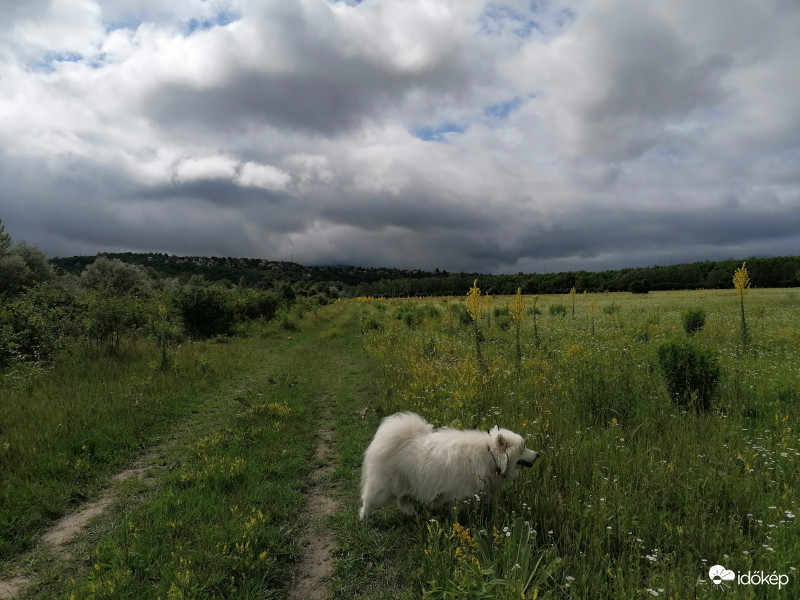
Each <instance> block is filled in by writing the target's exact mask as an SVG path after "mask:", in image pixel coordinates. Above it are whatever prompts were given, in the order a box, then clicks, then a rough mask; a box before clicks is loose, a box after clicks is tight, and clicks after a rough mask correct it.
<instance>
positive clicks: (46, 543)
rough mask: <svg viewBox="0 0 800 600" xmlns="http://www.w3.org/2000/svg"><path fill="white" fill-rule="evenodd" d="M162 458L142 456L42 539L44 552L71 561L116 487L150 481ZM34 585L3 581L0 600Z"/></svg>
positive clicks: (19, 579) (17, 580)
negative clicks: (74, 545) (72, 546)
mask: <svg viewBox="0 0 800 600" xmlns="http://www.w3.org/2000/svg"><path fill="white" fill-rule="evenodd" d="M161 459H162V457H161V454H160V453H159V452H158V451H156V450H152V451H150V452H148V453H147V454H143V455H141V456H139V457H138V458H137V459H136V460H135V461H134V462H133V463H131V465H130V466H128V467H127V468H126V469H124V470H122V471H120V472H119V473H116V474H115V475H113V476H112V477H111V478H110V482H111V483H112V486H111V487H109V488H108V489H106V490H104V492H103V495H102V496H101V497H100V498H98V499H97V500H94V501H92V502H86V503H84V504H83V505H82V506H80V507H79V508H78V509H77V510H74V511H73V512H71V513H69V514H66V515H64V516H63V517H61V519H59V520H58V521H57V522H56V523H55V524H54V525H53V526H52V527H51V528H50V529H48V530H47V531H45V532H44V534H43V535H42V537H41V543H40V548H39V550H40V551H44V552H46V553H48V554H49V555H52V556H54V557H56V558H59V559H67V558H69V557H70V552H69V549H68V544H69V543H70V542H71V541H72V540H73V539H75V537H76V536H77V535H78V534H80V533H81V532H82V531H83V530H84V529H86V527H87V526H88V525H89V523H90V522H91V521H92V519H94V518H95V517H98V516H100V515H102V514H103V513H105V512H106V511H107V510H108V509H109V507H110V506H111V505H112V504H113V502H114V500H116V499H117V497H118V496H119V489H118V487H117V486H114V485H113V484H114V483H117V484H119V483H123V482H125V481H129V480H131V479H139V480H141V481H147V480H148V479H147V472H148V471H149V470H150V469H151V468H154V467H156V466H157V465H158V464H159V462H160V461H161ZM31 583H33V579H32V578H31V577H28V576H26V575H16V576H13V577H10V578H8V579H0V600H8V599H11V598H16V597H17V596H19V595H20V594H22V593H23V592H24V591H25V589H26V588H27V587H28V586H29V585H31Z"/></svg>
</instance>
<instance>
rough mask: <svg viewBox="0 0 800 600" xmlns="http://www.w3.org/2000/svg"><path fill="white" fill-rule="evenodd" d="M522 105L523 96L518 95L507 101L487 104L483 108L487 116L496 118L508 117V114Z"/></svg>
mask: <svg viewBox="0 0 800 600" xmlns="http://www.w3.org/2000/svg"><path fill="white" fill-rule="evenodd" d="M521 105H522V98H520V97H519V96H516V97H514V98H511V99H510V100H506V101H505V102H499V103H497V104H492V105H491V106H487V107H486V108H484V109H483V112H484V114H485V115H486V116H487V117H493V118H495V119H507V118H508V115H510V114H511V113H512V112H514V111H515V110H516V109H518V108H519V107H520V106H521Z"/></svg>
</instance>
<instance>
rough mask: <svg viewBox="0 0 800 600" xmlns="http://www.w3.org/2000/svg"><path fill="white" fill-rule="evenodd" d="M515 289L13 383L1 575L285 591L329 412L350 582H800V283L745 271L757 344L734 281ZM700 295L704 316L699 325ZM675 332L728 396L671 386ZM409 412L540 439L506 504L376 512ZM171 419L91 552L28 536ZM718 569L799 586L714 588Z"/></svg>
mask: <svg viewBox="0 0 800 600" xmlns="http://www.w3.org/2000/svg"><path fill="white" fill-rule="evenodd" d="M511 300H512V299H511V298H509V297H499V298H492V299H486V298H485V297H481V305H480V306H479V307H478V308H479V314H478V315H477V316H478V319H477V321H475V322H473V320H472V318H471V317H470V315H469V313H468V311H467V308H466V303H465V299H464V298H441V299H424V300H416V299H409V300H358V301H342V302H339V303H337V304H335V305H333V306H329V307H325V308H322V309H320V310H319V311H318V312H316V313H315V314H313V315H308V316H307V317H306V318H305V319H304V320H302V321H301V322H300V327H299V330H298V331H287V330H285V329H280V328H278V326H277V325H276V326H275V327H272V328H270V329H268V330H266V331H264V332H262V333H261V334H260V335H259V332H257V331H254V332H253V334H254V335H252V336H250V337H246V338H241V339H234V340H231V341H230V342H229V343H204V344H192V345H187V347H185V348H181V349H179V350H178V351H177V352H176V356H175V361H174V364H175V366H174V368H173V369H172V370H170V371H168V372H162V371H160V370H158V369H155V368H153V366H152V365H151V362H152V361H153V359H154V357H155V354H156V353H155V350H154V349H152V348H147V347H142V348H138V349H137V348H131V349H130V350H129V352H128V353H127V354H126V355H125V357H124V358H115V359H102V361H100V360H99V359H95V358H92V357H86V356H81V355H78V354H76V355H74V356H71V357H65V358H64V359H62V360H61V361H60V362H59V363H58V364H57V366H56V367H55V368H54V369H53V370H52V371H51V372H48V373H45V374H43V375H40V376H38V377H36V378H32V379H31V380H30V381H29V382H26V381H22V382H15V383H14V384H13V385H10V384H9V385H7V386H6V387H5V388H4V389H3V390H1V391H0V393H2V394H3V402H2V405H0V423H1V424H2V428H3V429H2V433H1V434H0V435H2V438H0V444H1V445H0V469H2V471H1V472H2V501H3V505H2V507H0V508H1V509H2V512H1V513H0V515H1V516H0V518H1V519H2V524H3V528H2V536H3V537H2V540H3V546H2V548H3V556H2V560H3V563H2V567H0V573H2V574H6V575H7V574H9V573H12V572H13V573H23V574H28V575H31V576H32V577H33V578H34V580H35V584H34V585H33V586H31V587H30V588H28V590H27V591H26V592H25V594H26V596H25V597H31V598H75V599H79V598H86V599H88V598H154V599H155V598H162V599H167V598H264V597H267V598H269V597H274V598H283V597H286V593H287V592H286V590H287V587H288V586H289V582H290V577H291V570H292V566H293V565H294V564H295V563H296V561H297V558H298V552H299V549H298V547H297V540H298V536H299V532H300V530H301V529H303V528H304V527H307V526H308V523H306V522H305V521H304V517H303V511H302V508H303V493H304V490H305V489H306V486H307V485H308V480H309V474H310V472H311V470H312V468H313V467H314V458H313V456H314V446H315V439H316V436H317V433H318V431H319V429H320V427H323V426H330V427H332V428H333V431H334V437H333V439H334V443H335V446H336V453H337V455H338V458H337V462H336V465H335V467H336V468H335V470H334V471H333V474H332V476H331V478H330V481H329V482H328V489H329V491H330V493H331V494H335V495H336V496H338V498H339V500H340V503H339V511H338V512H337V514H336V515H334V516H333V517H332V518H331V519H330V520H329V523H328V524H329V526H330V527H331V528H332V529H333V531H334V532H335V534H336V538H337V549H336V551H335V559H336V565H335V569H334V572H333V575H332V578H331V582H330V583H331V597H333V598H341V599H345V598H346V599H351V598H364V599H365V598H386V597H391V598H409V599H410V598H420V597H427V598H465V597H469V598H481V597H485V598H644V597H648V598H649V597H664V598H694V597H698V598H751V597H752V598H762V597H766V598H790V597H794V596H795V595H796V591H795V590H796V587H797V585H798V582H797V571H796V569H797V567H798V564H800V560H799V559H800V543H798V542H800V539H799V538H800V527H798V525H797V522H796V521H797V519H796V518H795V515H796V514H797V511H798V510H800V507H798V506H797V499H796V493H795V490H796V489H797V487H798V484H800V481H798V480H799V479H800V474H798V470H797V467H796V465H797V457H798V456H800V440H798V432H797V430H796V425H795V424H796V422H797V417H798V411H799V408H798V407H800V402H799V401H800V321H798V315H799V314H800V292H798V291H797V290H751V291H749V292H748V294H747V295H746V298H745V310H746V319H747V321H746V322H747V326H748V336H749V339H748V340H747V345H744V344H743V340H742V336H741V329H740V321H741V315H740V305H739V302H738V299H737V297H736V295H735V293H734V292H733V290H731V291H729V292H717V291H714V292H681V293H678V292H675V293H651V294H647V295H630V294H605V295H581V294H577V295H572V296H569V295H567V296H543V297H540V298H538V299H537V300H536V301H535V303H534V298H532V297H526V298H524V299H523V306H522V307H521V310H518V311H517V312H516V313H515V312H514V309H513V308H512V307H510V303H511ZM518 308H520V307H518ZM689 308H698V309H703V310H704V311H705V313H706V319H705V325H704V327H703V328H702V329H700V330H699V331H697V332H696V333H694V334H693V335H692V336H688V335H687V334H686V333H684V329H683V326H682V320H681V315H682V313H684V312H685V311H686V310H687V309H689ZM515 315H516V317H517V318H516V319H515V318H514V316H515ZM517 326H519V327H517ZM673 339H688V340H689V343H690V344H691V346H692V347H693V348H694V349H696V351H697V352H698V353H703V352H705V353H706V354H704V356H705V355H707V356H710V357H711V358H710V359H709V360H712V361H714V362H715V364H716V365H717V366H718V371H715V370H714V369H713V368H708V367H707V368H706V370H705V371H703V372H702V373H701V374H705V375H706V376H707V379H709V380H710V379H714V380H715V381H716V387H714V386H713V385H709V387H711V388H712V392H713V394H712V395H711V396H710V398H711V406H710V410H707V411H703V410H697V408H698V407H700V406H701V403H700V400H699V399H700V396H701V395H702V393H703V392H702V391H701V390H700V389H699V387H698V389H692V390H690V392H689V393H688V394H687V396H686V397H685V398H684V401H685V402H684V404H681V403H677V402H676V401H674V400H673V399H672V398H671V397H670V393H669V392H668V388H667V385H666V381H667V380H666V378H665V373H664V369H665V367H664V366H663V365H662V361H660V360H659V348H660V347H661V346H662V345H663V344H665V343H666V342H668V341H670V340H673ZM696 387H697V386H696ZM700 387H703V386H700ZM323 405H325V406H328V407H330V408H329V409H330V412H331V414H332V422H331V423H321V422H320V418H321V415H322V414H323V411H322V408H323ZM398 410H414V411H417V412H419V413H420V414H422V415H423V416H425V417H426V418H427V419H428V420H430V421H431V422H433V423H435V424H437V425H451V426H456V427H480V428H484V429H485V428H488V427H489V426H493V425H495V424H496V423H497V424H500V425H501V426H505V427H508V428H510V429H514V430H516V431H518V432H520V433H522V434H524V435H526V436H527V437H529V442H528V446H529V447H532V448H535V449H537V450H540V451H542V452H543V455H542V458H541V459H540V461H539V462H538V463H537V464H536V465H535V467H534V468H533V469H532V470H530V471H525V472H523V473H522V474H521V476H520V478H519V479H518V481H517V482H515V483H514V484H513V485H512V486H509V487H508V488H507V489H506V490H505V492H503V494H502V495H501V497H500V498H498V499H497V500H496V501H495V502H491V503H489V502H486V501H485V500H483V499H472V500H471V501H469V502H466V503H465V504H464V505H463V506H462V507H461V510H460V511H459V512H458V513H457V514H449V513H446V514H442V513H441V512H436V511H432V510H431V509H429V507H425V506H419V507H418V508H419V515H418V516H416V517H413V518H409V517H406V516H404V515H402V514H400V513H399V511H398V510H397V509H396V508H395V507H385V508H382V509H380V510H378V511H377V512H376V513H375V514H374V515H373V517H372V518H371V520H370V523H369V524H367V525H364V524H362V523H360V522H359V521H358V518H357V509H358V504H359V498H358V485H359V477H360V463H361V456H362V454H363V451H364V448H365V447H366V446H367V444H368V443H369V440H370V439H371V437H372V435H373V433H374V431H375V429H376V427H377V425H378V423H379V421H380V419H381V418H382V417H383V416H385V415H386V414H391V413H392V412H395V411H398ZM326 414H327V413H326ZM169 432H172V438H173V439H172V440H171V441H168V442H164V441H163V440H164V439H166V438H167V434H168V433H169ZM159 440H162V451H163V455H164V456H165V459H164V465H163V466H162V467H160V468H158V469H155V470H154V476H155V480H154V481H150V482H147V483H145V482H138V481H132V482H129V483H128V484H126V486H125V489H124V493H123V494H121V495H120V497H119V500H118V501H117V502H115V504H114V506H113V508H112V511H111V512H110V513H109V514H107V515H105V516H104V517H102V518H101V519H98V520H97V521H96V522H94V523H93V525H92V526H91V528H90V529H89V530H88V531H86V532H84V534H83V535H82V536H81V538H80V539H79V540H77V541H76V542H74V544H73V547H72V558H70V559H67V560H59V561H54V560H52V557H49V556H48V555H47V553H46V552H45V551H44V550H42V549H41V548H39V547H38V546H36V545H35V542H36V539H37V536H38V534H39V533H40V532H41V531H43V529H44V528H45V527H46V526H47V525H48V524H49V523H52V522H53V520H54V519H55V518H56V517H57V516H58V515H60V514H63V513H64V512H66V511H68V510H69V509H70V507H72V506H75V505H76V504H77V503H78V502H79V501H80V500H82V499H84V498H87V497H93V496H95V495H97V494H98V493H99V490H100V488H101V487H102V485H103V483H104V482H105V481H107V478H108V476H109V475H110V474H112V473H114V472H115V471H116V470H118V469H119V468H121V466H122V465H124V464H125V463H126V462H128V461H130V460H131V459H132V458H133V457H134V456H135V455H136V454H138V453H141V452H142V451H143V450H144V449H146V448H147V447H149V446H151V445H152V444H154V443H156V442H158V441H159ZM26 507H27V509H26ZM715 564H721V565H724V566H725V567H726V568H727V569H731V570H733V571H734V572H736V573H745V574H746V573H748V572H763V573H764V574H765V575H767V576H769V575H771V574H773V573H776V574H785V575H787V576H788V578H789V579H788V585H785V586H782V588H781V589H778V586H777V585H772V584H760V585H744V584H741V583H739V582H736V581H734V582H728V583H726V584H724V585H720V586H715V585H714V584H712V583H711V582H710V581H709V577H708V569H709V567H710V566H712V565H715ZM726 586H727V587H726Z"/></svg>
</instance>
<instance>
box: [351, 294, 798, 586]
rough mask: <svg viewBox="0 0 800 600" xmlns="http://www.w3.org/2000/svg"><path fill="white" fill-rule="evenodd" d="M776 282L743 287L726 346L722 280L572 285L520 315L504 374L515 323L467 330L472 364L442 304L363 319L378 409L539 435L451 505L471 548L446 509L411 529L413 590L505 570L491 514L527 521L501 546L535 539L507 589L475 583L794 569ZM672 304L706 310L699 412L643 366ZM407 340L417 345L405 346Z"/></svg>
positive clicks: (790, 376) (792, 361) (653, 579)
mask: <svg viewBox="0 0 800 600" xmlns="http://www.w3.org/2000/svg"><path fill="white" fill-rule="evenodd" d="M786 293H787V292H786V291H784V290H758V291H755V290H753V291H752V292H751V293H750V298H749V308H750V312H751V315H752V317H751V319H750V325H751V328H752V330H754V331H758V335H757V336H753V339H755V340H758V342H757V345H754V344H753V342H751V346H752V347H753V348H754V352H751V353H748V354H742V353H741V352H739V351H738V348H739V341H740V340H739V339H737V338H738V337H739V336H738V335H737V333H739V332H738V331H737V329H738V327H737V321H738V317H739V315H738V314H737V308H739V307H737V306H736V303H735V295H734V292H733V291H731V292H727V293H726V292H692V293H651V294H649V295H647V296H640V295H637V296H632V295H628V294H610V295H590V296H584V298H583V299H582V300H581V303H583V304H584V307H583V308H582V309H581V308H580V307H579V309H578V311H577V312H576V314H578V315H580V314H584V315H585V317H584V318H576V319H575V320H573V319H563V318H561V316H560V311H559V310H555V311H552V313H551V316H549V317H544V318H541V319H540V320H539V322H538V324H537V334H538V335H537V336H535V335H534V331H533V323H532V321H528V322H525V323H523V324H522V325H521V340H522V342H521V346H522V348H521V350H522V352H521V354H522V356H523V359H522V361H521V368H520V374H519V376H516V375H517V369H516V363H517V356H518V354H517V349H516V340H515V339H514V338H515V337H516V332H514V331H506V330H501V329H499V328H486V329H485V330H484V332H483V333H484V337H485V341H484V343H483V347H482V351H483V352H482V361H483V362H484V364H485V368H481V367H480V366H479V364H478V361H477V360H476V358H475V355H474V352H472V351H471V348H470V346H471V345H472V341H473V340H472V338H473V334H474V332H472V331H470V329H469V327H464V326H463V325H462V324H461V323H460V322H459V320H458V319H456V318H454V317H453V313H452V311H441V316H437V317H430V318H425V319H422V320H421V322H420V323H418V324H416V325H415V326H414V327H412V328H409V327H398V326H397V325H396V324H394V323H391V322H386V323H385V326H384V327H381V328H377V329H373V330H370V331H369V332H367V333H366V334H365V336H364V337H365V345H366V348H367V351H368V353H369V355H370V356H371V357H372V358H373V360H374V362H375V364H376V365H377V367H378V369H379V372H380V378H381V382H382V386H383V388H384V390H385V400H384V402H383V403H382V405H381V406H380V407H379V410H380V411H381V412H382V413H391V412H394V411H396V410H415V411H417V412H419V413H421V414H423V415H424V416H425V417H426V418H428V419H429V420H431V421H432V422H434V423H436V424H438V425H451V426H456V427H463V426H473V425H474V426H478V427H481V428H487V427H490V426H493V425H494V424H496V423H499V424H501V425H503V426H506V427H509V428H511V429H515V430H517V431H520V432H522V433H523V434H525V435H526V436H528V437H529V443H528V446H529V447H533V448H537V449H540V450H542V451H543V452H544V454H543V458H542V460H540V461H539V463H537V465H536V466H535V467H534V469H533V470H532V471H530V472H524V473H523V474H522V475H521V476H520V478H519V480H518V481H517V482H516V483H515V484H514V485H512V486H510V487H509V489H507V491H506V492H505V493H504V494H503V496H502V497H501V498H500V499H499V500H498V501H497V502H496V503H495V505H494V506H493V507H492V509H491V510H484V509H479V508H477V507H476V506H473V508H472V509H470V510H468V511H467V513H466V515H464V514H463V513H462V515H461V517H460V518H458V520H457V522H458V523H460V525H461V526H463V527H465V528H467V529H469V531H470V532H471V533H470V535H471V536H472V539H474V540H475V542H476V544H478V546H479V547H481V548H484V546H485V551H482V552H476V553H475V557H476V560H477V565H476V564H475V563H474V562H471V563H470V564H471V565H472V566H471V567H470V565H466V564H465V563H463V561H459V560H458V558H457V556H456V552H457V550H458V548H459V547H460V546H459V542H458V541H457V539H456V538H454V537H453V535H452V531H453V530H452V522H453V521H452V519H453V518H454V517H453V516H446V517H439V518H438V520H439V522H440V527H441V531H445V532H449V533H445V534H442V533H439V530H438V529H436V527H432V528H431V530H430V531H428V532H426V534H425V539H426V541H425V542H424V544H428V545H431V544H432V545H434V546H435V547H436V548H437V549H438V550H437V553H436V556H437V557H436V559H435V560H434V559H431V560H426V561H424V562H422V567H421V569H422V573H421V574H419V580H420V581H421V582H423V584H422V590H421V592H422V593H424V594H426V595H428V596H430V597H446V596H447V594H449V593H451V592H452V590H453V589H454V588H453V586H456V587H457V588H458V589H460V590H461V592H462V593H466V594H469V593H472V594H477V596H476V597H478V596H480V595H481V594H483V593H484V592H485V590H486V586H487V585H489V583H490V582H491V581H493V580H494V579H496V578H498V577H500V578H502V579H504V580H506V581H507V580H508V578H509V576H510V575H509V574H508V573H507V572H505V571H503V572H501V571H499V570H498V568H497V567H496V565H497V564H500V562H499V561H501V557H500V554H501V553H502V552H505V550H501V549H500V548H499V547H498V548H495V547H494V546H492V545H491V544H488V545H486V544H484V546H481V544H482V542H481V540H484V541H485V540H488V539H490V538H491V532H492V531H493V529H492V528H493V527H497V528H498V530H500V531H502V530H503V528H504V527H505V528H508V530H509V531H511V530H512V529H513V528H514V527H515V524H516V523H517V519H518V518H519V517H520V516H522V517H524V521H525V522H526V523H527V525H528V526H529V528H530V536H529V538H528V539H527V540H525V542H524V544H523V543H522V542H519V543H518V546H519V551H520V552H521V553H525V552H532V553H533V554H532V556H535V557H544V558H542V560H543V561H544V562H543V563H542V564H544V565H548V571H547V576H546V577H543V578H541V579H536V578H534V579H535V581H536V585H532V586H528V587H526V588H524V589H519V587H513V586H511V587H509V586H505V585H499V584H497V585H495V586H494V587H493V588H492V591H491V593H492V594H495V595H494V596H493V597H498V598H512V597H513V598H519V597H525V598H530V597H537V595H543V594H545V593H546V594H547V595H548V596H547V597H578V598H582V597H586V598H588V597H606V598H611V597H614V598H632V597H641V596H642V595H643V594H648V595H649V596H653V597H655V596H663V597H673V598H684V597H694V596H695V595H696V594H701V595H710V594H711V593H712V591H713V590H712V587H713V586H711V584H709V583H708V568H709V567H710V566H711V565H714V564H723V565H725V566H726V568H729V569H734V570H735V571H742V572H744V571H747V570H759V569H760V570H763V571H764V572H767V571H769V572H770V573H772V572H773V571H777V572H778V573H787V574H790V576H791V577H792V578H793V579H794V577H795V575H793V573H795V571H794V569H795V568H796V565H797V562H798V559H800V549H798V547H797V545H796V544H795V543H794V541H793V540H796V538H797V536H798V534H800V527H798V525H797V523H796V519H795V515H796V514H798V513H797V511H798V510H799V509H800V507H799V506H798V501H797V499H796V497H795V495H794V492H793V491H794V490H795V489H797V487H798V485H799V484H800V471H798V470H797V469H796V467H795V463H796V461H797V457H798V456H800V439H798V434H797V432H796V430H795V428H794V425H793V423H794V422H796V419H797V417H798V416H800V414H799V413H800V403H798V400H800V383H798V377H797V376H798V371H797V367H796V365H798V364H800V344H798V342H800V329H798V327H797V325H796V315H797V311H798V308H799V307H798V304H797V302H796V301H794V302H788V301H787V300H786ZM542 300H543V301H544V302H543V303H544V304H545V305H548V306H559V305H561V304H562V303H563V299H562V298H559V297H542ZM495 301H497V302H503V303H507V302H508V300H507V299H495ZM406 302H408V303H420V302H421V301H414V300H409V301H406ZM428 302H433V303H434V304H435V303H437V302H439V301H428ZM389 304H390V305H393V303H389ZM399 305H400V304H399V303H397V306H399ZM688 306H702V307H703V309H704V310H706V311H707V312H708V314H709V319H708V322H707V325H706V327H705V328H704V329H703V330H700V331H697V332H696V333H695V335H694V338H693V341H694V343H695V344H697V345H698V346H699V347H700V348H702V349H704V350H708V351H709V352H711V351H713V352H714V354H715V355H716V356H717V357H718V360H719V364H720V371H721V374H720V377H719V382H718V384H717V387H716V393H715V394H714V395H713V397H709V398H708V402H709V405H708V409H709V412H707V413H702V412H696V411H692V410H689V409H688V407H686V408H684V407H681V406H680V405H676V404H675V403H673V402H672V400H671V398H670V391H669V388H668V386H667V382H666V380H665V379H664V377H663V376H662V371H661V370H660V369H659V368H658V357H657V353H656V349H657V347H658V346H659V345H661V344H663V343H664V342H666V341H667V340H669V339H671V338H674V337H675V336H677V335H679V334H680V333H681V329H682V323H681V318H680V315H681V312H682V311H684V310H686V308H687V307H688ZM597 309H599V310H597ZM378 314H380V313H378V312H377V311H376V312H375V315H374V318H377V316H378ZM755 315H759V317H758V318H756V317H755ZM536 337H538V338H539V343H538V344H537V343H536ZM425 344H427V347H429V348H430V347H431V346H433V347H435V352H433V353H431V352H423V347H424V345H425ZM481 502H483V501H482V500H481V501H480V502H478V501H477V500H475V501H473V503H477V504H480V503H481ZM384 510H389V511H390V510H394V509H392V508H389V509H384ZM442 518H443V519H444V521H442ZM476 532H477V533H478V535H477V537H476ZM480 532H486V533H480ZM487 536H488V537H487ZM432 538H435V539H432ZM520 539H521V538H520ZM523 546H524V547H523ZM462 555H463V552H462ZM448 556H449V557H450V558H447V557H448ZM556 559H559V560H558V561H556ZM537 560H538V558H537ZM493 565H494V566H493ZM551 565H552V569H550V568H549V566H551ZM520 566H521V565H520ZM502 573H505V574H502ZM703 586H705V587H703ZM709 586H711V587H709ZM448 590H449V591H448ZM465 590H471V591H469V592H468V591H465ZM512 590H513V591H512ZM698 590H699V591H698ZM739 592H740V593H744V592H742V590H739ZM762 593H763V594H765V597H771V596H770V594H773V593H774V594H777V590H767V589H764V590H760V591H759V594H762ZM539 597H541V596H539ZM776 597H777V596H776Z"/></svg>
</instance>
